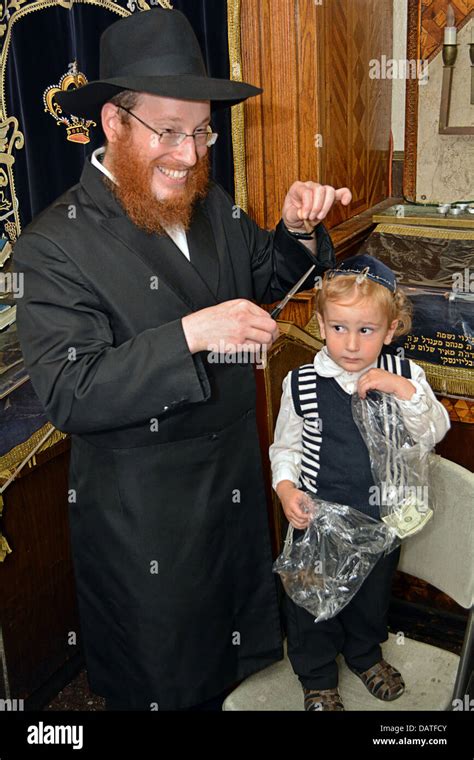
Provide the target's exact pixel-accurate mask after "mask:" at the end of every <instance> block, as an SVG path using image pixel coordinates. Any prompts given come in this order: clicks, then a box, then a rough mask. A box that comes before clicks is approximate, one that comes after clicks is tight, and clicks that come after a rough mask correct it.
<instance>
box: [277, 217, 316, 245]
mask: <svg viewBox="0 0 474 760" xmlns="http://www.w3.org/2000/svg"><path fill="white" fill-rule="evenodd" d="M283 224H284V225H285V229H286V231H287V232H288V233H289V234H290V235H291V236H292V237H294V238H296V239H297V240H314V239H315V235H316V227H313V229H312V230H311V231H308V228H307V227H305V225H303V224H302V225H301V227H294V226H293V225H288V224H287V223H286V222H285V221H283Z"/></svg>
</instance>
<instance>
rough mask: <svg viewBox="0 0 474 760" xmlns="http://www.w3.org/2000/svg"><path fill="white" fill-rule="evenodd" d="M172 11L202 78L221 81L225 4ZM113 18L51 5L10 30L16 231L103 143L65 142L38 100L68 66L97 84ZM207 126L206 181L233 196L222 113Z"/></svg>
mask: <svg viewBox="0 0 474 760" xmlns="http://www.w3.org/2000/svg"><path fill="white" fill-rule="evenodd" d="M118 4H119V3H117V5H118ZM32 5H34V3H32ZM172 5H173V7H174V8H175V9H178V10H181V11H182V12H183V13H184V14H185V15H186V16H187V17H188V18H189V20H190V21H191V24H192V26H193V28H194V30H195V32H196V35H197V37H198V39H199V42H200V44H201V49H202V51H203V55H204V59H205V61H206V65H207V69H208V73H209V75H210V76H214V77H229V56H228V43H227V3H226V2H225V1H224V0H173V2H172ZM122 7H124V8H126V5H125V3H124V4H123V6H122ZM134 12H135V13H147V12H148V11H139V10H135V11H134ZM119 18H120V16H119V15H118V14H117V13H115V12H114V11H112V10H109V9H108V7H106V6H105V5H104V6H98V5H92V4H89V3H87V2H75V3H73V5H72V9H70V10H69V9H67V8H64V7H62V6H60V5H58V4H55V5H52V6H51V7H47V8H41V9H36V10H34V11H33V12H31V13H29V14H27V15H25V16H23V17H22V18H21V19H19V20H18V21H17V22H16V23H15V24H14V25H13V28H12V34H11V43H10V48H9V53H8V58H7V65H6V77H5V82H6V90H5V97H6V114H7V116H15V117H16V118H17V119H18V121H19V129H20V131H21V132H22V133H23V135H24V138H25V143H24V147H23V148H19V149H16V150H15V152H14V155H15V163H14V165H13V173H14V181H15V190H16V197H17V198H18V201H19V213H20V220H21V225H22V229H24V228H25V226H26V225H27V224H28V223H29V221H30V220H31V219H32V218H33V217H34V216H36V215H37V214H38V213H40V212H41V211H42V210H43V209H44V208H46V207H47V206H48V205H49V204H50V203H51V202H52V201H54V200H55V198H57V197H58V196H59V195H60V194H61V193H63V192H64V191H65V190H66V189H67V188H69V187H71V186H72V185H74V184H75V183H76V182H77V181H78V180H79V177H80V174H81V171H82V166H83V163H84V160H85V158H86V156H88V155H89V154H90V153H91V152H92V151H93V150H94V149H95V148H97V147H99V146H100V145H101V144H102V142H103V133H102V130H101V129H100V126H97V127H93V128H91V141H90V142H89V143H88V144H86V145H80V144H77V143H72V142H69V141H68V140H66V129H65V127H64V125H59V126H58V125H57V122H56V121H55V120H54V119H53V117H52V116H51V115H50V114H49V113H46V112H45V111H44V106H43V92H44V91H45V89H46V88H47V87H48V86H49V85H51V84H57V83H58V82H59V79H60V78H61V76H62V75H63V74H64V73H66V71H67V69H68V65H69V63H70V62H72V61H73V60H74V59H77V64H78V69H79V71H82V72H83V73H84V74H85V75H86V77H87V79H88V80H89V81H91V80H93V79H97V78H98V77H99V40H100V36H101V34H102V32H103V31H104V30H105V29H106V28H107V27H108V26H109V25H110V24H112V23H114V22H115V21H118V19H119ZM212 124H213V127H214V129H215V130H216V131H217V132H219V139H218V141H217V143H216V145H215V146H214V147H213V148H212V152H211V155H212V173H213V177H214V178H215V179H216V180H217V181H218V182H220V183H221V184H222V185H223V186H224V187H225V189H226V190H227V191H228V192H229V193H231V195H234V186H233V175H234V173H233V160H232V142H231V124H230V111H229V110H228V109H227V110H225V111H223V112H216V114H215V115H214V116H213V120H212Z"/></svg>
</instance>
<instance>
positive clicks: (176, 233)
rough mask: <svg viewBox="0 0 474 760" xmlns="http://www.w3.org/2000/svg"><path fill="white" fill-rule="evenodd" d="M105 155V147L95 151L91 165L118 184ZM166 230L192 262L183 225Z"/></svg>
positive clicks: (166, 228)
mask: <svg viewBox="0 0 474 760" xmlns="http://www.w3.org/2000/svg"><path fill="white" fill-rule="evenodd" d="M104 153H105V148H104V147H103V146H102V147H101V148H97V149H96V150H94V152H93V153H92V156H91V164H92V166H95V167H96V169H98V170H99V171H100V172H102V174H105V176H106V177H108V178H109V179H110V181H111V182H114V183H115V184H117V180H116V179H115V177H114V175H113V174H112V173H111V172H110V171H109V170H108V169H106V168H105V166H103V164H102V161H103V158H104ZM164 230H165V232H166V234H167V235H169V236H170V238H171V240H172V241H173V242H174V243H175V244H176V245H177V246H178V248H179V250H180V251H181V252H182V253H183V254H184V255H185V256H186V258H187V259H188V261H191V257H190V255H189V246H188V240H187V237H186V232H185V231H184V228H183V227H182V226H181V225H176V226H175V227H165V228H164Z"/></svg>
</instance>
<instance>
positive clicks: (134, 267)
mask: <svg viewBox="0 0 474 760" xmlns="http://www.w3.org/2000/svg"><path fill="white" fill-rule="evenodd" d="M236 216H237V213H236V210H235V209H233V207H232V201H231V199H230V198H229V197H228V196H227V195H226V194H225V193H224V191H223V190H222V189H221V188H220V187H219V186H218V185H215V184H213V185H211V189H210V191H209V194H208V196H207V198H206V200H205V201H204V202H201V203H200V204H199V205H198V207H197V209H196V212H195V214H194V217H193V223H192V226H191V229H190V232H189V234H188V242H189V247H190V255H191V260H192V261H193V263H194V265H193V264H192V263H190V262H189V261H188V260H187V259H186V257H185V256H184V255H183V254H182V253H181V252H180V251H179V249H178V248H176V246H175V245H174V243H173V242H172V241H171V239H170V238H168V237H167V236H165V237H158V236H156V235H149V234H147V233H145V232H144V231H142V230H140V229H138V228H137V227H136V226H135V225H134V224H133V223H132V222H131V221H130V219H129V218H128V217H127V216H126V215H125V214H124V213H123V211H122V209H121V207H120V205H119V204H118V202H117V201H116V199H115V198H114V196H113V195H112V193H111V192H110V191H109V189H108V188H107V187H106V185H105V183H104V181H103V176H102V174H101V173H100V172H99V171H98V170H97V169H96V168H95V167H93V166H92V165H91V163H90V161H87V162H86V165H85V167H84V171H83V174H82V177H81V181H80V183H79V184H78V185H76V186H75V187H73V188H71V189H70V190H69V191H68V192H66V193H65V194H64V195H63V196H61V197H60V198H59V199H58V200H57V201H56V202H55V203H54V204H53V205H52V206H51V207H49V208H48V209H47V210H46V211H44V212H43V213H42V214H40V215H39V216H38V217H37V218H36V219H35V220H34V221H33V222H32V223H31V224H30V225H29V227H27V229H26V230H25V231H24V232H23V234H22V235H21V236H20V238H19V240H18V242H17V244H16V247H15V251H14V264H15V268H16V271H18V272H24V296H23V298H21V299H19V301H18V310H17V312H18V313H17V323H18V331H19V335H20V340H21V346H22V350H23V354H24V358H25V362H26V366H27V368H28V370H29V372H30V376H31V380H32V383H33V386H34V388H35V391H36V392H37V394H38V396H39V398H40V400H41V402H42V404H43V406H44V408H45V410H46V413H47V415H48V418H49V419H50V420H51V422H52V423H53V424H54V425H55V426H56V427H57V428H58V429H60V430H62V431H66V432H69V433H71V434H72V436H71V439H72V446H71V464H70V473H69V480H70V489H71V494H72V496H70V525H71V535H72V547H73V557H74V566H75V574H76V583H77V591H78V599H79V609H80V615H81V626H82V635H83V642H84V647H85V653H86V661H87V667H88V673H89V680H90V684H91V687H92V689H93V690H94V691H95V692H96V693H98V694H102V695H104V696H105V697H107V698H109V699H116V698H125V699H129V700H130V703H131V704H132V705H134V706H136V707H138V708H142V709H150V705H151V706H152V708H153V707H154V708H155V709H156V708H158V709H175V708H182V707H186V706H190V705H192V704H195V703H198V702H201V701H204V700H207V699H209V698H211V697H213V696H215V695H216V694H217V693H218V692H220V691H222V690H223V689H224V688H226V687H227V686H229V685H231V684H232V683H234V682H235V681H236V680H237V679H240V678H243V677H245V676H247V675H249V674H250V673H252V672H254V671H257V670H259V669H261V668H263V667H265V666H267V665H269V664H270V663H272V662H274V661H275V660H278V659H280V658H281V656H282V650H281V637H280V623H279V612H278V608H277V600H276V594H275V586H274V576H272V572H271V554H270V545H269V538H268V525H267V516H266V508H265V495H264V490H263V483H262V476H261V461H260V453H259V447H258V438H257V428H256V422H255V385H254V376H253V369H252V366H251V365H250V364H244V363H240V364H228V363H226V364H212V363H210V362H209V361H208V357H207V353H206V352H201V353H199V354H195V355H192V354H191V353H190V352H189V349H188V347H187V343H186V340H185V337H184V333H183V329H182V324H181V319H182V317H184V316H185V315H186V314H189V313H191V312H193V311H196V310H198V309H202V308H205V307H208V306H212V305H214V304H216V303H220V302H223V301H227V300H230V299H233V298H238V297H242V298H247V299H253V300H255V301H256V302H257V303H270V302H272V301H275V300H277V299H279V298H280V297H282V296H283V294H284V293H285V292H286V291H287V290H288V289H289V288H290V287H291V286H292V285H293V284H294V283H295V282H296V281H297V280H298V279H299V277H300V276H301V275H302V274H303V273H304V272H305V270H306V269H307V268H308V267H309V265H310V263H311V262H314V259H313V257H312V256H311V254H310V253H309V252H308V251H307V249H306V248H305V247H304V246H302V245H301V244H300V243H298V242H297V241H295V239H294V238H292V237H291V236H290V235H289V234H288V233H287V232H286V230H285V229H284V227H283V225H282V224H281V223H280V224H279V225H278V227H277V229H276V231H273V232H266V231H263V230H261V229H260V228H259V227H257V226H256V225H255V224H254V223H253V222H252V221H251V220H250V219H249V217H248V216H247V215H246V214H244V213H243V212H242V213H241V214H240V218H235V217H236ZM333 255H334V254H333V248H332V245H331V242H330V239H329V237H328V235H327V233H326V231H325V230H324V228H323V227H322V226H320V227H319V228H318V262H319V263H318V269H317V271H316V272H315V273H313V275H312V278H313V277H314V274H317V273H318V272H321V271H323V270H324V269H326V268H328V266H332V265H333ZM199 272H201V275H202V276H201V275H200V274H199ZM154 278H157V279H154ZM312 278H311V279H312ZM156 283H158V287H157V288H156ZM310 284H311V283H310V281H309V282H307V283H306V287H308V286H309V285H310ZM58 612H59V611H58Z"/></svg>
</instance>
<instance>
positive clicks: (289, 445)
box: [269, 346, 451, 488]
mask: <svg viewBox="0 0 474 760" xmlns="http://www.w3.org/2000/svg"><path fill="white" fill-rule="evenodd" d="M376 366H377V362H376V361H375V362H373V363H372V364H370V365H369V366H368V367H365V368H364V369H363V370H361V371H360V372H347V371H346V370H345V369H343V368H342V367H340V366H339V365H338V364H336V362H335V361H333V359H331V357H330V356H329V354H328V350H327V348H326V346H324V347H323V348H322V349H321V351H318V353H317V354H316V356H315V357H314V368H315V370H316V372H317V373H318V375H320V376H321V377H333V378H334V379H335V380H336V382H337V383H338V384H339V385H340V386H341V388H342V389H343V390H344V391H345V392H346V393H350V394H351V395H352V394H353V393H355V392H356V390H357V383H358V381H359V378H360V376H361V375H363V374H365V372H368V371H369V369H372V368H373V367H376ZM410 369H411V378H410V383H412V385H413V386H414V388H415V393H414V394H413V396H412V397H411V399H410V400H409V401H402V400H401V399H396V401H397V404H398V406H399V407H400V411H401V413H402V416H403V421H404V423H405V425H406V428H407V430H408V432H409V433H410V435H411V436H412V437H413V439H414V440H415V441H420V442H423V443H424V444H425V445H426V447H427V448H431V447H432V446H434V444H435V443H438V441H440V440H441V439H442V438H443V437H444V435H445V434H446V433H447V431H448V430H449V428H450V427H451V423H450V421H449V415H448V413H447V411H446V409H445V408H444V406H443V405H442V404H441V403H440V402H439V401H438V399H437V398H436V396H435V395H434V393H433V391H432V390H431V387H430V385H429V383H428V381H427V379H426V376H425V373H424V371H423V370H422V369H421V367H419V366H418V364H415V362H412V361H410ZM290 374H291V373H288V374H287V376H286V377H285V379H284V380H283V395H282V398H281V406H280V412H279V414H278V419H277V422H276V426H275V436H274V440H273V444H272V445H271V446H270V451H269V454H270V462H271V467H272V475H273V478H272V484H273V488H276V486H277V485H278V483H280V482H281V481H282V480H290V481H291V482H293V483H294V484H295V485H296V486H297V485H298V481H299V473H300V464H301V457H302V455H303V442H302V434H303V419H302V417H300V416H299V415H298V414H297V413H296V411H295V407H294V404H293V397H292V394H291V382H290ZM323 435H324V432H323Z"/></svg>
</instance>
